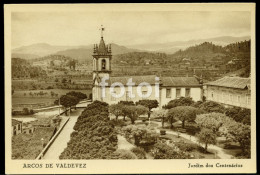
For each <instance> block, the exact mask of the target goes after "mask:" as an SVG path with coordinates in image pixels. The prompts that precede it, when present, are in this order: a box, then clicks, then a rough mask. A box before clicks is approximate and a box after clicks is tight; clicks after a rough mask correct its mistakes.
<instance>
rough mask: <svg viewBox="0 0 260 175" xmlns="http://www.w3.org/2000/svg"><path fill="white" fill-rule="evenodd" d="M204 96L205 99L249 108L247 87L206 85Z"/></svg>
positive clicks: (249, 94)
mask: <svg viewBox="0 0 260 175" xmlns="http://www.w3.org/2000/svg"><path fill="white" fill-rule="evenodd" d="M212 93H213V96H212ZM205 96H206V100H210V101H215V102H218V103H222V104H225V105H228V106H229V105H231V106H237V107H243V108H249V109H250V100H251V98H250V96H251V93H250V91H248V90H247V89H234V88H227V87H216V86H206V91H205Z"/></svg>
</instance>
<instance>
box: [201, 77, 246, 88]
mask: <svg viewBox="0 0 260 175" xmlns="http://www.w3.org/2000/svg"><path fill="white" fill-rule="evenodd" d="M250 83H251V80H250V78H241V77H224V78H221V79H218V80H216V81H213V82H209V83H206V85H212V86H221V87H230V88H237V89H245V88H246V87H247V88H250Z"/></svg>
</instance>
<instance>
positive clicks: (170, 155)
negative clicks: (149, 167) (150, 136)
mask: <svg viewBox="0 0 260 175" xmlns="http://www.w3.org/2000/svg"><path fill="white" fill-rule="evenodd" d="M151 154H152V155H153V157H154V159H186V158H188V157H189V156H188V155H187V154H186V153H185V152H183V151H180V150H179V149H178V148H177V147H171V146H168V145H166V144H164V143H156V144H155V145H154V147H153V149H152V150H151Z"/></svg>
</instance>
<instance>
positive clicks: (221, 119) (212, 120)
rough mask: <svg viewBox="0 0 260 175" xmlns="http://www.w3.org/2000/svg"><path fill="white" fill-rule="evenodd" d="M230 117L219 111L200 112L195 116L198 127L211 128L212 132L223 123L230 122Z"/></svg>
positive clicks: (217, 129)
mask: <svg viewBox="0 0 260 175" xmlns="http://www.w3.org/2000/svg"><path fill="white" fill-rule="evenodd" d="M231 120H232V119H230V118H229V117H227V116H226V115H225V114H221V113H215V112H213V113H209V114H201V115H198V116H197V117H196V120H195V121H196V123H197V124H198V125H199V127H200V128H207V129H211V130H212V131H213V132H214V133H216V132H217V131H219V128H220V127H222V126H223V125H224V124H227V123H229V122H231Z"/></svg>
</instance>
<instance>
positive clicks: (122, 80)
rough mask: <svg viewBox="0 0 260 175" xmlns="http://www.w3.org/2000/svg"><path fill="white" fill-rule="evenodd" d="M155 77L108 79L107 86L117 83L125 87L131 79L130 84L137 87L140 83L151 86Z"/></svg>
mask: <svg viewBox="0 0 260 175" xmlns="http://www.w3.org/2000/svg"><path fill="white" fill-rule="evenodd" d="M155 77H156V76H155V75H143V76H123V77H110V78H109V80H107V82H108V84H109V86H110V85H111V84H113V83H116V82H119V83H122V84H123V85H126V84H127V82H128V80H129V79H130V78H132V82H133V83H135V85H139V84H140V83H142V82H146V83H149V84H151V85H154V84H155Z"/></svg>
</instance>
